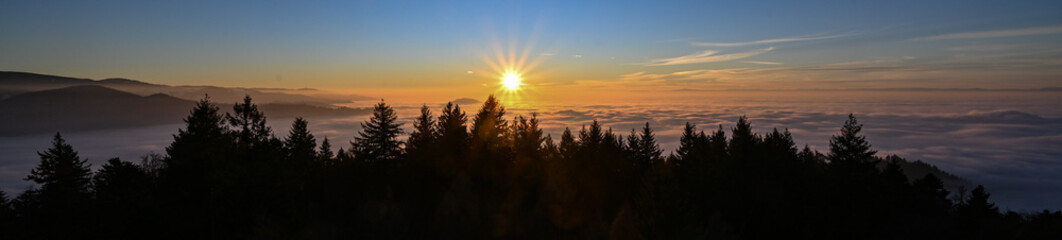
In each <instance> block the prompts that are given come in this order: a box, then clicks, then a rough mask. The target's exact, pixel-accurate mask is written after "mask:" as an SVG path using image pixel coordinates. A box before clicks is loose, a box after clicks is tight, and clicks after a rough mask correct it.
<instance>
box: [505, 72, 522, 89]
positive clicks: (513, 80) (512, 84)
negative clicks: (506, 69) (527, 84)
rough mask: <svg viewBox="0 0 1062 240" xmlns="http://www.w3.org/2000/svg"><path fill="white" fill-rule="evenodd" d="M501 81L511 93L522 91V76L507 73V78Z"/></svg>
mask: <svg viewBox="0 0 1062 240" xmlns="http://www.w3.org/2000/svg"><path fill="white" fill-rule="evenodd" d="M501 80H502V85H504V86H505V89H508V90H509V91H515V90H518V89H520V75H517V74H516V73H512V72H510V73H505V76H503V77H502V79H501Z"/></svg>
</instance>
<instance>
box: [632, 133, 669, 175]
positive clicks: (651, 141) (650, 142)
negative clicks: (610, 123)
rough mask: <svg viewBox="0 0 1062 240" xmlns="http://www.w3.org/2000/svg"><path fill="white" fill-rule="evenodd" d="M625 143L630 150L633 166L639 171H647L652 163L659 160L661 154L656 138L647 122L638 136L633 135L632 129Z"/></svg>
mask: <svg viewBox="0 0 1062 240" xmlns="http://www.w3.org/2000/svg"><path fill="white" fill-rule="evenodd" d="M627 142H628V143H627V144H628V145H629V147H630V148H632V153H633V154H634V159H635V165H636V166H638V168H639V169H643V170H644V169H648V168H649V167H650V166H652V165H653V162H655V161H658V160H659V159H660V156H661V154H662V153H663V150H661V149H660V145H659V144H657V143H656V137H655V135H654V134H653V129H652V128H650V127H649V122H646V123H645V127H643V128H642V131H641V133H639V134H635V133H634V130H633V129H632V130H631V136H630V138H628V140H627Z"/></svg>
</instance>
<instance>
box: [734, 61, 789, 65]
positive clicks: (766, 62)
mask: <svg viewBox="0 0 1062 240" xmlns="http://www.w3.org/2000/svg"><path fill="white" fill-rule="evenodd" d="M741 62H743V63H751V64H760V65H782V63H780V62H768V61H741Z"/></svg>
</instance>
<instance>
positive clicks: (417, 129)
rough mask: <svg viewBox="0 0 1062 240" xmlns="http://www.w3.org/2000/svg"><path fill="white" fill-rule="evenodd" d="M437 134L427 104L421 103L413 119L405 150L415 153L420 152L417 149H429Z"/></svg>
mask: <svg viewBox="0 0 1062 240" xmlns="http://www.w3.org/2000/svg"><path fill="white" fill-rule="evenodd" d="M438 135H439V134H437V133H436V128H435V119H434V118H433V117H432V114H431V110H430V109H428V105H422V106H421V107H420V116H418V117H417V118H416V119H414V120H413V132H412V133H410V134H409V140H408V141H407V142H406V152H408V153H410V154H411V155H417V154H420V152H419V151H422V150H424V151H427V150H429V149H428V148H429V147H430V146H432V145H433V144H435V139H436V138H437V137H438Z"/></svg>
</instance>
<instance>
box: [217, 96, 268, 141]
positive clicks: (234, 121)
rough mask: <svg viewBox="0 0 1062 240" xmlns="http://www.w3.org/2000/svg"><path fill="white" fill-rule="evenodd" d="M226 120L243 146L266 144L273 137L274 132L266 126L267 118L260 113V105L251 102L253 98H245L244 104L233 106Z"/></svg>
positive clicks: (226, 115)
mask: <svg viewBox="0 0 1062 240" xmlns="http://www.w3.org/2000/svg"><path fill="white" fill-rule="evenodd" d="M225 120H226V121H227V122H228V124H229V125H230V126H232V127H233V128H235V129H233V131H232V132H233V133H234V134H236V136H237V138H236V139H237V140H239V142H240V143H241V144H245V145H253V144H255V143H259V142H265V141H267V140H268V139H269V137H270V136H271V135H272V130H271V129H270V128H269V126H268V125H266V116H265V114H264V113H262V112H261V111H258V105H257V104H254V103H252V102H251V96H244V97H243V103H236V104H234V105H233V106H232V113H226V114H225Z"/></svg>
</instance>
